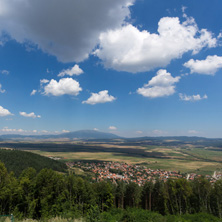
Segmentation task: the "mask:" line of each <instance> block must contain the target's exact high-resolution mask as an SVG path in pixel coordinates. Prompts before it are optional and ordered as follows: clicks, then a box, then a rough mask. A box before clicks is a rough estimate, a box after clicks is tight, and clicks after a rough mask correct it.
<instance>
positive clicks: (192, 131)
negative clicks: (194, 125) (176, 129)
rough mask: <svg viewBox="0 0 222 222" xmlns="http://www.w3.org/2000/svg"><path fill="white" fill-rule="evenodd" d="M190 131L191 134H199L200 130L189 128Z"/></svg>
mask: <svg viewBox="0 0 222 222" xmlns="http://www.w3.org/2000/svg"><path fill="white" fill-rule="evenodd" d="M188 133H189V134H199V132H198V131H196V130H189V131H188Z"/></svg>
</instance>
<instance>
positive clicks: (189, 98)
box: [179, 93, 208, 102]
mask: <svg viewBox="0 0 222 222" xmlns="http://www.w3.org/2000/svg"><path fill="white" fill-rule="evenodd" d="M179 97H180V99H181V100H184V101H191V102H195V101H199V100H202V99H207V98H208V97H207V95H206V94H205V95H204V96H200V95H199V94H197V95H191V96H188V95H186V94H182V93H180V94H179Z"/></svg>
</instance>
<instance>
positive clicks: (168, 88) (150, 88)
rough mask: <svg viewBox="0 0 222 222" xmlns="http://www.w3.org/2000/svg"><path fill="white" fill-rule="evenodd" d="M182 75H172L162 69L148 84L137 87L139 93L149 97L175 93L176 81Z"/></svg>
mask: <svg viewBox="0 0 222 222" xmlns="http://www.w3.org/2000/svg"><path fill="white" fill-rule="evenodd" d="M179 80H180V77H179V76H177V77H172V76H171V74H170V73H168V72H167V71H166V70H165V69H160V70H159V71H158V72H157V75H156V76H154V77H153V78H152V79H151V80H150V81H149V82H148V84H145V85H144V86H143V87H142V88H139V89H137V93H138V94H141V95H142V96H145V97H149V98H157V97H164V96H170V95H173V94H174V93H175V85H174V84H175V83H177V82H179Z"/></svg>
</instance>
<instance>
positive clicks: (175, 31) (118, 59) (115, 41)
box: [94, 17, 217, 73]
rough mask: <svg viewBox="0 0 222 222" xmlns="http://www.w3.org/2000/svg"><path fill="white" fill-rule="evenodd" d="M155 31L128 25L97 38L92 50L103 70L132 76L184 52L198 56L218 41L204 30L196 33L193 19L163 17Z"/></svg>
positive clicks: (167, 62)
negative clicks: (109, 69) (121, 72)
mask: <svg viewBox="0 0 222 222" xmlns="http://www.w3.org/2000/svg"><path fill="white" fill-rule="evenodd" d="M157 31H158V32H157V33H150V32H149V31H147V30H142V31H140V30H139V29H138V28H136V27H134V26H133V25H131V24H128V25H125V26H122V27H121V28H119V29H115V30H109V31H108V32H104V33H102V34H101V35H100V48H98V49H97V50H95V52H94V54H95V55H97V56H98V57H99V58H100V59H101V60H102V62H103V63H104V65H105V67H106V68H112V69H115V70H118V71H127V72H132V73H137V72H144V71H149V70H152V69H154V68H156V67H165V66H166V65H168V64H169V63H170V62H171V60H172V59H176V58H180V57H181V56H182V55H183V54H184V53H186V52H188V51H192V53H193V54H195V53H198V52H199V51H200V50H201V49H202V48H203V47H209V48H210V47H215V46H216V44H217V39H216V38H213V37H212V34H211V32H209V31H207V30H206V29H201V30H199V29H198V27H197V24H196V23H195V21H194V19H193V18H188V17H187V18H186V21H185V22H183V23H180V20H179V18H178V17H164V18H161V19H160V21H159V23H158V30H157Z"/></svg>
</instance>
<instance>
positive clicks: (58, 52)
mask: <svg viewBox="0 0 222 222" xmlns="http://www.w3.org/2000/svg"><path fill="white" fill-rule="evenodd" d="M133 2H134V0H112V1H106V0H105V1H104V0H90V1H89V0H81V1H79V0H71V1H66V0H65V1H64V0H53V1H51V0H28V1H27V0H19V1H17V0H12V1H9V0H0V31H4V32H7V33H8V34H9V35H10V36H11V37H12V38H13V39H15V40H16V41H17V42H20V43H24V42H26V41H27V40H28V41H30V42H31V43H34V44H36V45H37V47H38V48H40V49H42V50H43V51H44V52H47V53H49V54H51V55H55V56H56V57H57V58H58V59H59V60H60V61H63V62H73V61H76V62H79V61H82V60H84V59H86V58H87V57H88V55H89V53H91V51H92V50H93V49H94V48H95V46H96V45H97V44H98V38H99V35H100V33H101V32H104V31H106V30H109V29H113V28H117V27H120V26H121V25H122V24H123V23H124V21H125V19H126V18H127V17H129V16H130V10H129V6H130V5H132V4H133Z"/></svg>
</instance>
